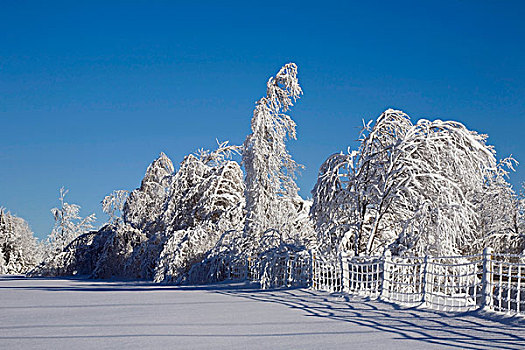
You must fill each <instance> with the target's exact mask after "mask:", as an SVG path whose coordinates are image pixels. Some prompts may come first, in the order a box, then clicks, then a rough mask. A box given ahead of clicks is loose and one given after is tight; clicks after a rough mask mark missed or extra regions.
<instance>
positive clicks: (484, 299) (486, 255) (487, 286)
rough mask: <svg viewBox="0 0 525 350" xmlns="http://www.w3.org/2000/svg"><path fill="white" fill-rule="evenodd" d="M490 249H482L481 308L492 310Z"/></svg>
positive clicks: (492, 274) (492, 273) (492, 272)
mask: <svg viewBox="0 0 525 350" xmlns="http://www.w3.org/2000/svg"><path fill="white" fill-rule="evenodd" d="M493 253H494V250H493V249H492V248H489V247H487V248H485V249H483V275H482V276H481V308H485V307H488V308H489V309H491V308H492V303H493V300H492V299H493V298H492V277H493V276H494V271H493V268H492V267H493V266H492V254H493Z"/></svg>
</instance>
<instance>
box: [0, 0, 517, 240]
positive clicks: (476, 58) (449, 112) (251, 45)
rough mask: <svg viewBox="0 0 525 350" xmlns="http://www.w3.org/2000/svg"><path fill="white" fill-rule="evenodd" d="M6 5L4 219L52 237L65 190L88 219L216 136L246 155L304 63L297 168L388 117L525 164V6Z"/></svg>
mask: <svg viewBox="0 0 525 350" xmlns="http://www.w3.org/2000/svg"><path fill="white" fill-rule="evenodd" d="M190 3H191V2H188V1H185V2H176V1H166V2H156V1H144V2H140V1H127V2H111V1H100V2H97V1H90V2H71V1H69V2H54V1H49V2H42V1H35V2H28V1H12V2H11V1H4V2H2V3H1V4H0V206H3V207H6V208H7V209H9V210H10V211H11V212H13V213H15V214H17V215H19V216H21V217H23V218H25V219H26V220H27V221H28V222H29V224H30V225H31V226H32V228H33V230H34V231H35V234H36V235H37V236H39V237H41V238H43V237H45V236H46V235H47V234H48V233H49V232H50V230H51V228H52V225H53V219H52V216H51V213H50V209H51V208H52V207H54V206H56V205H58V199H57V198H58V193H59V192H58V191H59V188H60V187H61V186H65V187H66V188H68V189H69V190H70V192H69V194H68V197H67V198H68V200H69V202H72V203H77V204H80V205H81V206H82V214H83V215H87V214H89V213H91V212H95V213H97V215H98V216H99V218H100V220H99V224H100V223H102V222H103V221H104V220H105V219H106V217H105V216H104V214H103V213H102V212H101V210H100V201H101V200H102V198H103V197H104V196H105V195H106V194H108V193H110V192H111V191H112V190H114V189H128V190H131V189H133V188H135V187H137V186H138V185H139V184H140V180H141V179H142V176H143V174H144V172H145V170H146V167H147V166H148V164H149V163H150V162H151V161H152V160H153V159H154V158H156V156H157V155H158V154H159V152H161V151H163V152H165V153H166V154H167V155H168V156H169V157H170V158H171V159H172V160H173V161H174V163H175V164H178V163H179V162H180V161H181V160H182V158H183V157H184V155H186V154H188V153H191V152H194V151H195V150H196V149H198V148H201V147H204V148H213V147H214V146H215V139H216V138H218V139H219V140H230V141H231V142H232V143H234V144H240V143H242V142H243V140H244V138H245V137H246V135H247V134H248V133H249V131H250V119H251V116H252V111H253V107H254V103H255V101H256V100H257V99H259V98H260V97H261V96H263V95H264V93H265V84H266V81H267V79H268V77H269V76H271V75H273V74H275V73H276V72H277V70H278V69H279V68H280V67H281V66H282V65H283V64H285V63H287V62H291V61H292V62H295V63H297V65H298V66H299V79H300V83H301V85H302V87H303V90H304V96H303V97H302V99H301V100H300V101H299V102H298V103H297V105H296V106H295V107H294V109H293V111H292V116H293V118H294V119H295V120H296V122H297V124H298V127H297V131H298V140H297V141H293V142H290V144H289V147H290V151H291V153H292V155H293V157H294V158H295V159H296V160H297V161H298V162H299V163H302V164H304V165H305V167H306V168H305V170H303V172H302V175H301V177H300V178H299V180H298V183H299V186H300V187H301V194H302V195H303V196H304V197H308V196H310V190H311V189H312V187H313V185H314V183H315V181H316V177H317V171H318V169H319V166H320V165H321V163H322V162H323V161H324V159H326V158H327V157H328V156H329V155H330V154H331V153H334V152H338V151H340V150H346V148H347V147H348V146H356V143H355V140H356V138H357V136H358V133H359V129H360V125H361V124H362V122H361V120H362V119H365V120H368V119H371V118H375V117H377V116H378V115H379V114H380V113H381V112H382V111H383V110H385V109H386V108H389V107H393V108H398V109H401V110H403V111H405V112H406V113H408V114H409V115H410V116H411V117H412V118H413V119H414V120H417V119H419V118H427V119H436V118H440V119H452V120H458V121H460V122H463V123H465V124H466V125H467V127H469V128H471V129H474V130H477V131H479V132H482V133H487V134H489V136H490V137H489V143H490V144H492V145H494V146H495V147H496V150H497V152H498V156H499V157H504V156H507V155H509V154H513V155H514V157H515V158H516V159H517V160H518V161H521V162H522V163H523V165H521V166H518V170H517V172H516V173H514V174H512V178H511V182H512V183H513V184H515V185H517V184H518V183H520V182H522V181H525V170H524V168H525V132H524V130H525V68H524V64H523V62H524V61H525V25H524V24H523V17H524V16H525V5H524V4H525V3H524V2H511V1H505V2H500V1H489V2H484V1H450V2H446V1H436V2H421V1H414V2H404V1H395V2H393V1H388V2H387V1H385V2H376V3H374V4H369V2H364V1H356V2H351V1H345V2H330V1H323V2H312V3H309V2H306V1H303V2H297V3H294V2H264V4H263V3H262V2H257V4H256V5H250V4H247V2H239V3H226V2H220V3H219V2H199V4H198V5H193V4H190Z"/></svg>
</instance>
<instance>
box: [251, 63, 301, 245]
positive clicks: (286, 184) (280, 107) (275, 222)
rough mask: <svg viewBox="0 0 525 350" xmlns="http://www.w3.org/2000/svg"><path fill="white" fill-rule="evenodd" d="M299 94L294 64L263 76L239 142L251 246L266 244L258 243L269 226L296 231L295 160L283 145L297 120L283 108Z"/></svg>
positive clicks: (288, 232) (292, 135) (293, 233)
mask: <svg viewBox="0 0 525 350" xmlns="http://www.w3.org/2000/svg"><path fill="white" fill-rule="evenodd" d="M301 94H302V90H301V87H300V86H299V83H298V79H297V66H296V65H295V64H294V63H288V64H286V65H285V66H284V67H282V68H281V69H280V70H279V72H278V73H277V75H276V76H275V77H271V78H270V79H269V80H268V83H267V90H266V97H263V98H261V99H260V100H259V101H257V104H256V107H255V110H254V112H253V118H252V122H251V127H252V133H251V134H250V135H248V137H247V138H246V141H245V142H244V146H243V152H242V155H243V159H242V162H243V165H244V168H245V170H246V178H245V183H246V211H247V217H246V224H245V225H246V226H245V233H246V235H247V236H248V237H249V239H251V240H252V242H253V243H254V244H253V247H252V248H253V249H255V250H261V249H262V250H264V249H267V248H269V247H260V248H258V245H259V243H260V238H261V237H262V236H263V234H264V232H266V231H268V230H277V231H278V232H279V233H280V234H281V235H283V236H285V237H294V236H298V235H300V234H301V232H300V231H298V230H297V227H296V226H295V225H294V223H296V218H297V216H298V213H297V211H298V205H299V206H300V205H301V201H299V196H298V194H297V192H298V187H297V185H296V183H295V180H294V179H295V176H296V172H297V168H298V165H297V163H296V162H295V161H294V160H293V159H292V157H291V155H290V154H289V153H288V150H287V149H286V141H287V140H289V139H295V138H296V132H295V126H296V124H295V122H294V121H293V120H292V118H291V117H290V116H289V115H287V114H285V112H287V111H288V110H289V109H290V107H292V106H293V103H294V102H295V101H296V100H297V99H298V98H299V97H300V95H301ZM248 254H249V253H248Z"/></svg>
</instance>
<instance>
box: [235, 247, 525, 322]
mask: <svg viewBox="0 0 525 350" xmlns="http://www.w3.org/2000/svg"><path fill="white" fill-rule="evenodd" d="M225 270H226V275H227V276H228V277H229V278H230V279H245V278H248V279H251V280H257V281H260V282H261V287H262V288H283V287H284V288H286V287H294V286H310V287H311V288H313V289H316V290H323V291H328V292H344V293H348V294H351V295H359V296H365V297H371V298H381V299H382V300H386V301H389V302H394V303H399V304H404V305H410V306H422V307H428V308H432V309H437V310H441V311H470V310H475V309H480V308H485V309H487V310H492V311H497V312H504V313H507V314H515V315H521V316H525V255H509V254H495V253H494V252H493V251H492V249H491V248H486V249H485V250H484V251H483V254H478V255H471V256H444V257H430V256H427V257H393V256H391V255H390V254H389V252H387V253H386V254H385V255H383V256H367V257H363V256H359V257H355V256H354V257H353V256H347V255H341V256H324V255H322V254H319V253H317V252H314V251H301V252H284V253H283V252H278V253H274V254H267V255H264V256H261V257H258V258H252V259H247V260H246V262H244V263H242V262H241V261H239V262H238V263H237V264H231V263H230V264H227V265H225Z"/></svg>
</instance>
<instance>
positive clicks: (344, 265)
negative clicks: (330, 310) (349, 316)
mask: <svg viewBox="0 0 525 350" xmlns="http://www.w3.org/2000/svg"><path fill="white" fill-rule="evenodd" d="M341 271H342V273H343V276H342V278H341V284H342V286H341V289H342V291H343V292H347V293H350V272H349V271H348V255H346V254H345V253H341Z"/></svg>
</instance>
